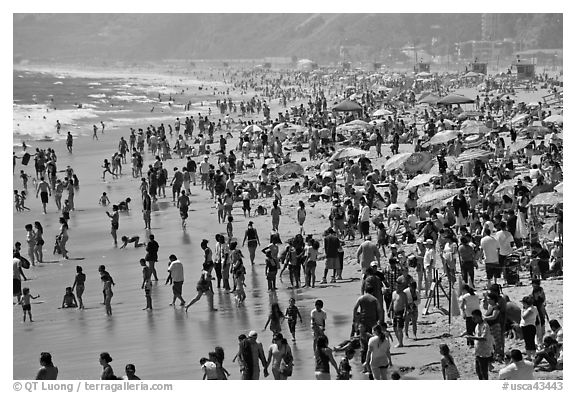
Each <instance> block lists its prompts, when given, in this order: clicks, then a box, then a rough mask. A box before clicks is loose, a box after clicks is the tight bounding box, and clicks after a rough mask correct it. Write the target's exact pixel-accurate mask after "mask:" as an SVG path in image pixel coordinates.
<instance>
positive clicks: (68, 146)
mask: <svg viewBox="0 0 576 393" xmlns="http://www.w3.org/2000/svg"><path fill="white" fill-rule="evenodd" d="M72 144H73V138H72V134H70V131H68V135H66V149H68V152H69V153H70V154H72Z"/></svg>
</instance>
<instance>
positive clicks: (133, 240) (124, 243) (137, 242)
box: [120, 236, 146, 248]
mask: <svg viewBox="0 0 576 393" xmlns="http://www.w3.org/2000/svg"><path fill="white" fill-rule="evenodd" d="M120 240H122V245H121V246H120V248H126V246H127V245H128V243H134V248H138V247H142V246H145V245H146V243H140V236H132V237H130V238H129V237H128V236H122V237H121V238H120Z"/></svg>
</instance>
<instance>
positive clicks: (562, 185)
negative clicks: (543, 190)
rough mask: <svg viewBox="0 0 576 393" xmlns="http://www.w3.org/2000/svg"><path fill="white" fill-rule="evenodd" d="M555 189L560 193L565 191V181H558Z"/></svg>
mask: <svg viewBox="0 0 576 393" xmlns="http://www.w3.org/2000/svg"><path fill="white" fill-rule="evenodd" d="M554 191H556V192H559V193H560V194H563V193H564V182H560V183H558V185H556V186H555V187H554Z"/></svg>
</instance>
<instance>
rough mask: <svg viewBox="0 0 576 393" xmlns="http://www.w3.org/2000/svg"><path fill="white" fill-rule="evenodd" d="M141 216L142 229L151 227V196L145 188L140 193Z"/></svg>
mask: <svg viewBox="0 0 576 393" xmlns="http://www.w3.org/2000/svg"><path fill="white" fill-rule="evenodd" d="M142 218H143V219H144V229H148V230H150V229H152V226H151V221H152V198H151V197H150V194H149V193H148V191H147V190H146V191H144V192H143V195H142Z"/></svg>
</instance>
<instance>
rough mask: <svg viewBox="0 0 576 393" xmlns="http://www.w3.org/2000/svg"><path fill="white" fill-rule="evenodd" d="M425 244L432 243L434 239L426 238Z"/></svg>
mask: <svg viewBox="0 0 576 393" xmlns="http://www.w3.org/2000/svg"><path fill="white" fill-rule="evenodd" d="M426 244H434V240H432V239H427V240H426Z"/></svg>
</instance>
